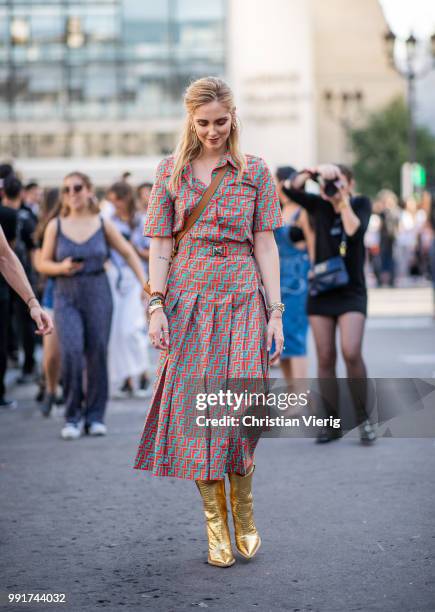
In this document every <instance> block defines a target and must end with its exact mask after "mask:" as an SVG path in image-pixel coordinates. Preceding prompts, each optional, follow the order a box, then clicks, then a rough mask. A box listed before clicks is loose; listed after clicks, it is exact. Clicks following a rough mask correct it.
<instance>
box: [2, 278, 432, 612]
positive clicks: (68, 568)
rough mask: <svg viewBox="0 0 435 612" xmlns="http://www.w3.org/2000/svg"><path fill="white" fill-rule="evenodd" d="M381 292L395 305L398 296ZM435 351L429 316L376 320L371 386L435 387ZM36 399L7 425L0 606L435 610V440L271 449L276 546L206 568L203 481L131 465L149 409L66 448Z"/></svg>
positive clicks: (260, 517)
mask: <svg viewBox="0 0 435 612" xmlns="http://www.w3.org/2000/svg"><path fill="white" fill-rule="evenodd" d="M380 291H382V292H384V290H380ZM406 291H408V290H406ZM387 292H388V290H387ZM395 295H397V294H395ZM405 295H409V294H408V293H406V294H405ZM426 295H427V292H426ZM376 296H377V298H376V299H378V298H379V301H378V307H379V308H381V309H382V308H384V306H385V304H386V302H385V299H384V298H386V299H387V301H388V299H389V298H388V293H386V292H384V293H383V294H380V293H379V292H377V293H376ZM381 298H382V299H381ZM382 300H384V301H382ZM400 308H402V307H401V306H400ZM434 347H435V325H434V323H433V321H432V319H431V318H430V317H429V316H428V315H427V314H423V313H422V312H420V311H419V313H418V316H416V313H415V306H412V303H411V302H409V304H408V307H407V308H406V312H399V313H398V312H397V310H396V314H395V315H393V316H391V315H390V316H385V315H382V314H379V312H378V314H377V315H376V316H373V317H371V318H370V319H369V320H368V324H367V334H366V339H365V356H366V360H367V364H368V369H369V373H370V375H371V376H378V377H380V376H386V377H388V376H390V377H409V376H414V377H421V378H423V377H426V378H429V377H435V374H434V372H435V359H434V357H435V349H434ZM310 370H311V372H312V373H314V371H315V362H314V359H313V351H312V345H311V357H310ZM339 372H340V374H341V375H344V370H343V364H342V363H341V362H340V364H339ZM272 375H273V376H276V375H277V371H276V370H275V371H274V372H273V373H272ZM34 392H35V387H30V386H27V387H15V388H14V389H13V390H12V392H11V393H12V395H13V396H14V397H17V398H18V399H19V400H20V403H19V408H18V409H17V410H15V411H9V412H8V411H6V412H5V411H4V412H2V413H0V487H1V489H0V495H1V513H0V521H1V527H0V546H1V548H0V550H1V553H0V609H5V610H41V611H44V612H46V611H49V610H72V611H74V612H76V611H77V612H79V611H84V612H88V611H89V612H91V611H92V612H94V611H95V610H100V609H101V610H107V611H110V612H112V611H113V612H115V611H116V612H118V611H119V610H128V611H130V610H131V611H136V610H138V611H139V610H145V609H146V610H152V611H154V610H155V611H160V610H162V611H165V612H170V611H179V610H189V609H195V608H198V607H199V608H209V609H210V610H216V611H219V612H220V611H224V610H226V609H230V610H235V611H237V612H238V611H240V612H246V611H247V610H260V611H261V612H263V611H266V612H267V611H269V610H270V611H274V612H275V611H277V610H278V611H279V610H289V611H292V612H353V611H361V612H372V611H379V612H433V610H434V609H435V603H434V602H435V519H434V500H435V479H434V473H435V441H434V439H430V438H426V439H404V438H400V439H395V438H381V439H379V440H378V441H377V442H376V444H375V445H374V446H373V447H369V448H366V447H363V446H361V445H360V444H359V443H358V441H357V440H356V439H355V438H354V437H352V436H347V437H346V438H344V439H343V440H341V441H339V442H333V443H331V444H329V445H327V446H319V445H315V444H314V443H313V440H312V439H281V440H278V439H267V440H262V441H261V442H260V444H259V447H258V452H257V457H256V461H257V469H256V473H255V480H254V486H255V491H254V493H255V515H256V520H257V524H258V528H259V530H260V533H261V536H262V538H263V546H262V548H261V549H260V552H259V553H258V555H257V557H256V558H255V559H254V560H252V561H251V562H246V561H244V560H242V559H240V558H238V559H237V563H236V564H235V565H234V566H233V567H231V568H227V569H221V568H214V567H211V566H209V565H208V564H207V563H206V548H207V547H206V536H205V528H204V519H203V513H202V507H201V501H200V498H199V494H198V492H197V490H196V487H195V486H194V485H193V483H191V482H188V481H182V480H176V479H158V478H153V477H150V476H149V475H148V474H147V473H145V472H137V471H135V470H133V469H132V465H133V460H134V456H135V453H136V448H137V444H138V442H139V438H140V434H141V431H142V426H143V422H144V418H145V413H146V409H147V402H144V401H138V400H130V401H116V402H111V403H110V406H109V409H108V418H107V424H108V427H109V435H108V436H107V437H106V438H100V439H92V438H88V437H86V438H83V439H81V440H78V441H76V442H64V441H63V440H61V439H60V437H59V431H60V428H61V425H62V411H61V410H59V409H56V410H55V412H54V414H53V416H52V418H50V419H48V420H44V419H43V418H42V417H41V416H40V414H39V412H38V409H37V407H36V406H35V403H34V401H33V399H32V398H33V396H34ZM11 592H12V593H37V592H40V593H44V592H56V593H65V594H66V604H59V605H56V604H23V605H15V604H14V605H5V607H4V608H1V603H4V602H5V601H6V599H5V598H6V594H7V593H11Z"/></svg>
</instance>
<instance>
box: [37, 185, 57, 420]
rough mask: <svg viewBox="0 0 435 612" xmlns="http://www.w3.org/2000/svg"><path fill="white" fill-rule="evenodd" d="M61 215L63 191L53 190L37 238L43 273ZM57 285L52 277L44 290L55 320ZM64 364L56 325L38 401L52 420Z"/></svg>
mask: <svg viewBox="0 0 435 612" xmlns="http://www.w3.org/2000/svg"><path fill="white" fill-rule="evenodd" d="M59 212H60V201H59V190H58V189H52V190H50V191H49V192H48V193H47V195H46V197H45V199H44V200H43V201H42V204H41V208H40V215H39V222H38V225H37V227H36V230H35V234H34V241H35V245H36V249H35V255H34V265H35V270H36V271H37V272H40V267H39V264H40V261H41V253H42V244H43V241H44V233H45V229H46V227H47V225H48V223H49V221H50V220H51V219H52V218H54V217H57V216H58V214H59ZM54 284H55V277H54V276H48V277H46V278H45V281H44V285H43V290H42V305H43V307H44V308H45V310H46V312H48V313H49V314H50V316H51V317H52V318H53V317H54ZM60 364H61V353H60V345H59V335H58V333H57V329H56V325H54V327H53V332H52V333H51V334H50V335H47V336H44V337H43V339H42V379H41V383H40V392H39V396H38V398H37V399H38V401H40V402H41V405H40V410H41V413H42V415H43V416H45V417H48V416H50V414H51V411H52V408H53V406H54V405H55V404H56V403H57V401H58V400H57V396H56V393H57V388H58V386H59V382H60V371H61V368H60Z"/></svg>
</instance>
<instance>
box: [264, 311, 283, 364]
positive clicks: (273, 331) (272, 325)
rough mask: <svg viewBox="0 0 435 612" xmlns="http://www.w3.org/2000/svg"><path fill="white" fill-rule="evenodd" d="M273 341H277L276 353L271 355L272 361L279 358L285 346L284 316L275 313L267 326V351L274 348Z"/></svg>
mask: <svg viewBox="0 0 435 612" xmlns="http://www.w3.org/2000/svg"><path fill="white" fill-rule="evenodd" d="M272 340H275V352H274V353H273V354H272V355H270V361H273V360H274V359H276V357H279V355H281V353H282V349H283V346H284V333H283V331H282V314H281V313H280V312H277V311H274V312H272V313H271V315H270V318H269V322H268V324H267V350H268V351H270V349H271V348H272Z"/></svg>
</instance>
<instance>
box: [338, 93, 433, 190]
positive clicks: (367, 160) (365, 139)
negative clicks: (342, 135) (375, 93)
mask: <svg viewBox="0 0 435 612" xmlns="http://www.w3.org/2000/svg"><path fill="white" fill-rule="evenodd" d="M349 138H350V142H351V145H352V150H353V152H354V156H355V158H354V159H355V161H354V165H353V168H354V171H355V177H356V180H357V183H358V190H359V191H360V192H362V193H366V194H367V195H369V196H372V197H373V196H375V195H376V193H377V192H378V191H379V190H380V189H383V188H389V189H392V190H393V191H395V192H396V193H397V194H400V171H401V167H402V164H403V163H405V162H406V161H408V157H409V149H408V109H407V106H406V104H405V102H404V100H403V99H402V98H398V99H395V100H393V101H392V102H391V103H390V104H389V105H388V106H387V107H386V108H384V109H382V110H381V111H379V112H376V113H373V114H371V115H370V116H369V118H368V121H367V123H366V125H365V126H364V127H362V128H357V129H351V130H350V131H349ZM417 161H418V162H419V163H420V164H422V165H423V166H424V167H425V168H426V171H427V174H428V179H429V181H431V179H433V178H434V177H435V138H434V136H432V134H431V133H430V132H429V130H427V129H426V128H423V127H418V128H417Z"/></svg>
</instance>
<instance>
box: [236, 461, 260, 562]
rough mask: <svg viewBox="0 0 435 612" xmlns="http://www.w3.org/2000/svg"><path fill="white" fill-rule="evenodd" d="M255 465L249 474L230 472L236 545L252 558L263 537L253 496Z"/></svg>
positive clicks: (246, 555) (243, 553)
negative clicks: (256, 520)
mask: <svg viewBox="0 0 435 612" xmlns="http://www.w3.org/2000/svg"><path fill="white" fill-rule="evenodd" d="M254 469H255V466H253V467H252V469H251V471H250V472H249V474H246V475H245V476H240V474H235V473H232V474H228V478H229V480H230V485H231V493H230V500H231V510H232V513H233V521H234V532H235V536H236V546H237V550H238V551H239V553H240V554H241V555H242V557H245V559H251V558H252V557H253V556H254V555H255V554H256V552H257V551H258V549H259V548H260V546H261V538H260V536H259V533H258V531H257V528H256V527H255V523H254V514H253V506H254V503H253V498H252V475H253V473H254Z"/></svg>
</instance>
